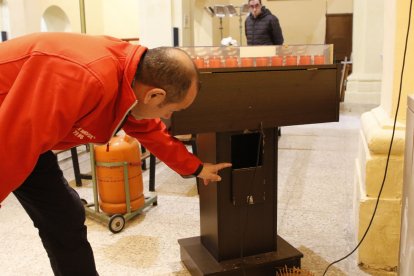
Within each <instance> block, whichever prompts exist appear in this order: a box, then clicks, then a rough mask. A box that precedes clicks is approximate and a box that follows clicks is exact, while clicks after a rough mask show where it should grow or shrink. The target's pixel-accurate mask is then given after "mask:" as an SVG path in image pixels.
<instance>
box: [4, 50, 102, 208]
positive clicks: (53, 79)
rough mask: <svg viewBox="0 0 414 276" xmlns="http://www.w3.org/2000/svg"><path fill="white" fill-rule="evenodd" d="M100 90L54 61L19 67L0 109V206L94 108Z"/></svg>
mask: <svg viewBox="0 0 414 276" xmlns="http://www.w3.org/2000/svg"><path fill="white" fill-rule="evenodd" d="M58 63H59V64H60V65H59V66H58V65H57V64H58ZM52 68H55V69H52ZM57 69H59V70H57ZM99 85H100V84H99V82H98V81H97V80H96V79H95V78H93V77H91V75H90V74H89V72H88V71H86V70H79V66H78V65H77V64H74V63H71V62H65V63H63V64H62V62H61V61H60V62H59V58H56V57H52V58H50V57H44V56H42V55H35V56H32V57H30V58H29V59H28V60H26V61H25V62H24V64H23V65H22V67H21V69H20V71H19V73H18V75H17V77H16V79H15V80H14V82H13V84H12V85H11V87H10V90H9V91H8V92H7V95H6V97H5V98H4V100H3V102H2V103H1V106H0V140H1V143H0V202H1V201H2V200H3V199H4V198H5V197H6V196H7V195H8V194H9V193H10V192H12V191H13V190H15V189H16V188H17V187H19V186H20V185H21V184H22V183H23V182H24V180H25V179H26V178H27V177H28V176H29V174H30V173H31V171H32V170H33V168H34V166H35V164H36V162H37V159H38V157H39V155H40V154H42V153H44V152H46V151H48V150H50V149H52V148H53V146H54V145H55V144H57V143H58V142H59V141H60V140H61V139H63V138H64V137H66V136H67V135H68V134H69V133H70V131H71V129H72V127H73V126H74V124H75V122H76V121H77V120H78V118H81V117H83V116H85V115H86V114H88V113H89V112H90V110H91V109H93V107H94V106H96V104H97V102H99V96H97V93H96V92H98V91H101V90H102V89H101V88H100V86H99ZM74 93H76V96H74Z"/></svg>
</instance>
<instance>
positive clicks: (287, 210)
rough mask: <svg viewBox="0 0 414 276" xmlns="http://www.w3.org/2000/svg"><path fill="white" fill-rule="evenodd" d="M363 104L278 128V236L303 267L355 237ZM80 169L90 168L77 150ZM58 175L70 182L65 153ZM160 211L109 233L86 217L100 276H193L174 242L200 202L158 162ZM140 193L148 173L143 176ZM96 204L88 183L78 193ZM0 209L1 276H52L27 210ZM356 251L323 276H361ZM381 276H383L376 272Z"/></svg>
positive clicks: (338, 253)
mask: <svg viewBox="0 0 414 276" xmlns="http://www.w3.org/2000/svg"><path fill="white" fill-rule="evenodd" d="M364 110H367V109H366V108H364V107H352V108H351V107H342V108H341V114H340V121H339V122H335V123H325V124H314V125H304V126H291V127H283V128H282V136H281V137H280V139H279V156H278V158H279V168H278V179H279V186H278V194H279V195H278V197H279V198H278V217H277V223H278V234H279V235H280V236H281V237H283V238H284V239H285V240H287V241H288V242H289V243H291V244H292V245H293V246H295V247H296V248H297V249H299V250H300V251H301V252H302V253H303V254H304V258H303V259H302V268H304V269H308V270H310V271H312V272H314V273H315V275H322V274H323V272H324V270H325V269H326V267H327V265H328V264H329V263H330V262H333V261H335V260H337V259H340V258H342V257H343V256H345V255H346V254H348V253H349V252H350V251H351V250H352V249H353V248H354V247H355V245H356V244H357V242H356V240H355V233H356V231H355V223H354V221H355V215H354V214H355V210H354V207H353V206H354V205H353V202H354V182H353V178H354V162H355V158H356V154H357V147H358V132H359V127H360V115H361V113H362V112H363V111H364ZM79 150H80V162H81V165H82V171H84V172H87V171H89V169H90V166H89V156H88V153H86V152H85V151H84V149H82V148H81V147H80V148H79ZM59 158H60V160H61V161H60V163H61V167H62V170H63V171H64V173H65V176H66V177H67V179H68V180H72V181H71V183H73V171H72V167H71V162H70V160H69V159H68V156H67V153H66V155H65V153H63V154H60V155H59ZM156 172H157V175H156V192H157V195H158V206H154V207H150V208H148V209H146V210H145V211H144V213H142V214H140V215H139V216H137V217H135V218H134V219H131V220H129V221H127V223H126V226H125V229H124V230H123V231H122V232H120V233H118V234H113V233H111V232H110V231H109V230H108V227H107V225H105V224H104V223H101V222H99V221H96V220H94V219H90V218H88V219H87V221H86V224H87V226H88V230H89V231H88V236H89V240H90V243H91V245H92V247H93V249H94V254H95V259H96V265H97V269H98V272H99V274H100V275H101V276H113V275H125V276H126V275H131V276H132V275H134V276H135V275H190V274H189V272H188V271H187V269H186V268H185V266H184V265H183V264H182V263H181V261H180V253H179V245H178V243H177V239H181V238H187V237H192V236H198V235H199V229H200V227H199V200H198V194H197V189H196V185H195V180H194V179H183V178H181V177H180V176H178V175H177V174H175V173H174V172H172V171H171V170H170V169H169V168H168V167H166V166H165V165H164V164H163V163H159V164H158V165H157V170H156ZM144 183H145V191H147V190H148V187H147V186H148V171H145V172H144ZM75 189H76V190H77V191H78V193H79V194H80V196H81V197H82V198H84V199H86V200H87V201H88V202H93V192H92V189H91V184H90V182H85V183H84V185H83V186H82V187H76V188H75ZM2 205H3V206H2V208H1V209H0V222H1V226H0V248H1V250H0V275H2V276H14V275H16V276H17V275H19V276H20V275H31V276H35V275H39V276H40V275H42V276H44V275H53V273H52V270H51V268H50V265H49V261H48V258H47V255H46V253H45V251H44V249H43V247H42V244H41V242H40V239H39V238H38V236H37V230H36V229H35V228H34V227H33V224H32V222H31V221H30V220H29V218H28V217H27V215H26V214H25V212H24V210H23V209H22V208H21V206H20V205H19V204H18V202H17V200H16V199H15V197H14V196H13V195H11V196H9V197H8V198H7V199H6V200H5V201H4V202H3V204H2ZM356 254H357V253H354V254H353V255H351V256H350V257H349V258H347V259H346V260H344V261H342V262H339V263H337V264H335V265H334V266H332V267H331V268H330V270H329V271H328V273H327V274H326V275H352V276H359V275H380V274H379V273H377V274H376V273H372V272H371V273H370V274H368V273H366V272H364V271H362V270H361V269H360V268H359V267H358V264H357V261H356ZM381 275H385V274H381Z"/></svg>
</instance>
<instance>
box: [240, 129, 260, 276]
mask: <svg viewBox="0 0 414 276" xmlns="http://www.w3.org/2000/svg"><path fill="white" fill-rule="evenodd" d="M264 137H265V135H264V131H263V122H260V135H259V142H258V143H257V144H258V146H257V155H256V164H255V167H254V173H253V177H252V181H251V183H250V185H249V187H248V191H249V193H248V197H249V196H250V195H251V194H252V187H253V186H254V180H255V178H256V171H257V168H258V167H259V162H260V149H262V150H263V147H261V145H262V143H263V139H264ZM248 197H247V198H248ZM246 200H247V199H246ZM248 222H249V205H247V206H246V219H245V223H243V221H242V220H241V216H240V225H241V227H240V228H241V229H242V238H241V239H240V258H241V260H242V263H241V268H242V272H243V276H246V269H245V267H244V250H243V248H244V240H245V238H246V228H247V225H249V223H248Z"/></svg>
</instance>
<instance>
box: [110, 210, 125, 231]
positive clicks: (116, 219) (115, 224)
mask: <svg viewBox="0 0 414 276" xmlns="http://www.w3.org/2000/svg"><path fill="white" fill-rule="evenodd" d="M124 226H125V218H124V217H123V216H122V215H118V214H116V215H113V216H112V217H111V218H110V219H109V224H108V227H109V230H111V232H112V233H114V234H116V233H119V232H121V231H122V229H124Z"/></svg>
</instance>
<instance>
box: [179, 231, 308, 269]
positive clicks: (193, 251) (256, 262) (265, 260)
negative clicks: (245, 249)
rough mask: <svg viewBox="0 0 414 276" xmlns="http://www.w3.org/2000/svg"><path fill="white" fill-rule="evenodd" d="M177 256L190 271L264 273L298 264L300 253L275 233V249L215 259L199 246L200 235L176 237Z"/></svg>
mask: <svg viewBox="0 0 414 276" xmlns="http://www.w3.org/2000/svg"><path fill="white" fill-rule="evenodd" d="M178 243H179V244H180V254H181V260H182V261H183V262H184V264H185V266H186V267H187V269H188V270H189V271H190V273H191V275H193V276H198V275H226V276H233V275H234V276H236V275H237V276H240V275H246V276H248V275H250V276H261V275H263V276H268V275H276V272H277V271H278V270H279V269H280V268H283V267H285V266H287V267H297V268H300V259H301V258H302V257H303V254H302V253H301V252H299V251H298V250H297V249H296V248H294V247H293V246H291V245H290V244H289V243H288V242H286V241H285V240H284V239H282V238H281V237H279V236H277V248H278V250H277V251H273V252H268V253H263V254H258V255H253V256H248V257H245V258H243V259H241V258H238V259H232V260H225V261H222V262H218V261H217V260H216V259H215V258H214V257H213V256H212V255H211V254H210V253H209V252H208V250H207V249H206V248H205V247H204V246H203V244H202V243H201V240H200V237H192V238H186V239H180V240H178ZM243 270H244V273H243Z"/></svg>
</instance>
